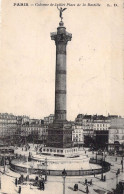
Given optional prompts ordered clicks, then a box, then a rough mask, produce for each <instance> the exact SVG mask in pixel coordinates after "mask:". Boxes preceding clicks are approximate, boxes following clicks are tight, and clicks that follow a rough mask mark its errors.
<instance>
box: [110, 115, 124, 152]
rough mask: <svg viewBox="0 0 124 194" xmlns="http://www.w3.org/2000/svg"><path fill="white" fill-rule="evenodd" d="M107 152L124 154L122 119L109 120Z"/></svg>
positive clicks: (123, 125) (123, 126) (123, 120)
mask: <svg viewBox="0 0 124 194" xmlns="http://www.w3.org/2000/svg"><path fill="white" fill-rule="evenodd" d="M108 150H109V151H114V152H118V151H121V152H123V153H124V118H116V119H112V120H111V126H110V128H109V144H108Z"/></svg>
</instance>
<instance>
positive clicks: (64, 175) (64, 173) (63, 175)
mask: <svg viewBox="0 0 124 194" xmlns="http://www.w3.org/2000/svg"><path fill="white" fill-rule="evenodd" d="M66 176H67V172H66V171H65V169H64V170H63V171H62V177H63V194H65V178H66Z"/></svg>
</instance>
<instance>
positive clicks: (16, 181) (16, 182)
mask: <svg viewBox="0 0 124 194" xmlns="http://www.w3.org/2000/svg"><path fill="white" fill-rule="evenodd" d="M17 184H18V180H17V178H16V179H15V185H16V187H17Z"/></svg>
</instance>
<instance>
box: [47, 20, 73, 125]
mask: <svg viewBox="0 0 124 194" xmlns="http://www.w3.org/2000/svg"><path fill="white" fill-rule="evenodd" d="M71 38H72V34H70V33H68V32H66V28H65V27H64V23H63V22H62V21H61V22H60V23H59V27H58V28H57V33H56V32H53V33H51V39H52V40H54V41H55V44H56V79H55V122H57V121H59V122H61V121H62V122H63V121H66V46H67V42H68V41H71Z"/></svg>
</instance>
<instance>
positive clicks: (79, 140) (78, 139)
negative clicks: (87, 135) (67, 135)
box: [72, 124, 84, 146]
mask: <svg viewBox="0 0 124 194" xmlns="http://www.w3.org/2000/svg"><path fill="white" fill-rule="evenodd" d="M72 129H73V131H72V141H73V144H74V145H76V146H77V145H78V146H81V145H83V143H84V136H83V128H82V126H79V125H75V124H73V125H72Z"/></svg>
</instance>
